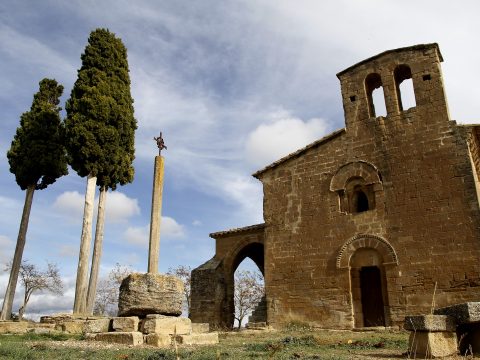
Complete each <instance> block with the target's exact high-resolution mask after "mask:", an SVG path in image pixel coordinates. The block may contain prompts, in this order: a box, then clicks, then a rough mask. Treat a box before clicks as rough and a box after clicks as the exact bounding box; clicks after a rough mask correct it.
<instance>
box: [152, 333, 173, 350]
mask: <svg viewBox="0 0 480 360" xmlns="http://www.w3.org/2000/svg"><path fill="white" fill-rule="evenodd" d="M145 341H146V343H147V344H148V345H152V346H156V347H168V346H170V345H171V344H172V337H171V336H170V335H164V334H148V335H146V336H145Z"/></svg>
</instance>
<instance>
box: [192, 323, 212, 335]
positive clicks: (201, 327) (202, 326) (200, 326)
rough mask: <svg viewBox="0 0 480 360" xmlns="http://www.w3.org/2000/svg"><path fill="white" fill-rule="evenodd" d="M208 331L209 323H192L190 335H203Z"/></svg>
mask: <svg viewBox="0 0 480 360" xmlns="http://www.w3.org/2000/svg"><path fill="white" fill-rule="evenodd" d="M209 331H210V324H209V323H192V333H194V334H205V333H208V332H209Z"/></svg>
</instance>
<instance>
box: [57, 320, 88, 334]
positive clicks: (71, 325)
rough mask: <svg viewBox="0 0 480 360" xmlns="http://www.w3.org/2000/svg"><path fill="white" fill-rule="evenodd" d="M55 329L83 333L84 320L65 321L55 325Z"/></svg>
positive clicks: (70, 332)
mask: <svg viewBox="0 0 480 360" xmlns="http://www.w3.org/2000/svg"><path fill="white" fill-rule="evenodd" d="M55 330H61V331H63V332H66V333H69V334H83V333H84V332H85V320H71V321H65V322H64V323H63V324H59V325H57V326H55Z"/></svg>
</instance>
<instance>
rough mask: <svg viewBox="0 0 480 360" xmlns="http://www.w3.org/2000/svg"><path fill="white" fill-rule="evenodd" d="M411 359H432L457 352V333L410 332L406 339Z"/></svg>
mask: <svg viewBox="0 0 480 360" xmlns="http://www.w3.org/2000/svg"><path fill="white" fill-rule="evenodd" d="M408 348H409V352H410V358H411V359H432V358H438V357H445V356H450V355H453V354H456V353H457V334H455V333H454V332H428V331H417V332H411V333H410V338H409V341H408Z"/></svg>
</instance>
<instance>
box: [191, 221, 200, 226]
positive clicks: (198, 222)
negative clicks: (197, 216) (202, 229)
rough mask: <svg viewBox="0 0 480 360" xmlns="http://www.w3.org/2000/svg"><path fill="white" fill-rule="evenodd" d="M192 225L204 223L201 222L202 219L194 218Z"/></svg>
mask: <svg viewBox="0 0 480 360" xmlns="http://www.w3.org/2000/svg"><path fill="white" fill-rule="evenodd" d="M192 225H193V226H202V225H203V224H202V222H201V221H200V220H193V221H192Z"/></svg>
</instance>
